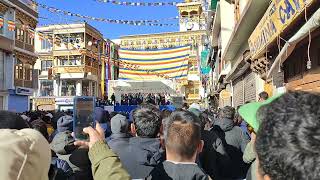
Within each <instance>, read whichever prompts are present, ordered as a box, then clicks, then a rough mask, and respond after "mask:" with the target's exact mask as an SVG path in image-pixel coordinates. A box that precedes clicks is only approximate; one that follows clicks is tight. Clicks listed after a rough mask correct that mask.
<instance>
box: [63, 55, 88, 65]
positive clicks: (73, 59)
mask: <svg viewBox="0 0 320 180" xmlns="http://www.w3.org/2000/svg"><path fill="white" fill-rule="evenodd" d="M81 58H82V56H70V57H69V60H68V57H61V58H60V59H59V61H60V66H80V65H82V61H81Z"/></svg>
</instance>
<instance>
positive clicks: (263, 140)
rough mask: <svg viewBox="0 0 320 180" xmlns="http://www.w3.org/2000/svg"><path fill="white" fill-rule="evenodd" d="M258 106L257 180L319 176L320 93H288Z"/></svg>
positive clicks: (314, 179)
mask: <svg viewBox="0 0 320 180" xmlns="http://www.w3.org/2000/svg"><path fill="white" fill-rule="evenodd" d="M257 109H258V111H257V116H256V118H257V120H258V121H260V122H261V124H260V126H259V130H258V132H257V138H256V143H255V147H256V151H257V159H258V175H259V176H258V180H287V179H308V180H316V179H320V173H319V172H320V169H319V168H320V167H319V148H320V145H319V129H320V121H319V117H320V94H315V93H309V92H299V91H297V92H288V93H285V94H283V95H280V97H278V98H275V99H274V100H273V101H272V102H271V103H269V104H267V105H262V106H261V105H260V107H259V108H257ZM251 113H254V112H251Z"/></svg>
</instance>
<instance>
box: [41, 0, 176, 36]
mask: <svg viewBox="0 0 320 180" xmlns="http://www.w3.org/2000/svg"><path fill="white" fill-rule="evenodd" d="M123 1H130V2H171V1H174V0H140V1H139V0H123ZM176 1H181V2H182V0H176ZM37 2H39V3H41V4H45V5H47V6H52V7H55V8H58V9H61V10H67V11H69V12H73V13H78V14H81V15H87V16H92V17H97V18H110V19H126V20H142V19H146V20H148V19H152V20H156V19H163V18H172V17H176V16H177V15H178V11H177V8H176V7H175V6H160V7H159V6H158V7H142V6H139V7H135V6H120V5H113V4H107V3H100V2H96V1H95V0H38V1H37ZM39 17H40V18H39V24H40V25H43V24H54V23H67V22H74V21H76V20H81V19H79V18H75V17H70V16H65V15H63V14H53V13H51V12H49V11H47V10H45V9H42V8H41V7H39ZM44 18H47V19H44ZM162 22H163V23H175V24H177V23H178V20H169V21H168V20H166V21H162ZM89 24H91V25H93V26H94V27H95V28H97V29H98V30H99V31H100V32H101V33H102V34H103V35H104V37H105V38H109V39H117V38H119V37H120V36H123V35H133V34H151V33H160V32H171V31H178V30H179V27H178V26H173V27H171V26H169V27H158V26H132V25H122V24H108V23H104V22H96V21H89Z"/></svg>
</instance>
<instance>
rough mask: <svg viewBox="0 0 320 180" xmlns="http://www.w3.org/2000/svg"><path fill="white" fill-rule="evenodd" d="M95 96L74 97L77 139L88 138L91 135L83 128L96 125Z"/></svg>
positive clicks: (75, 133) (75, 134) (74, 122)
mask: <svg viewBox="0 0 320 180" xmlns="http://www.w3.org/2000/svg"><path fill="white" fill-rule="evenodd" d="M94 107H95V98H94V97H90V96H80V97H75V98H74V107H73V115H74V116H73V132H74V136H75V139H76V140H88V139H89V136H88V134H86V133H85V132H83V129H84V128H86V127H89V126H91V127H94V118H95V117H94Z"/></svg>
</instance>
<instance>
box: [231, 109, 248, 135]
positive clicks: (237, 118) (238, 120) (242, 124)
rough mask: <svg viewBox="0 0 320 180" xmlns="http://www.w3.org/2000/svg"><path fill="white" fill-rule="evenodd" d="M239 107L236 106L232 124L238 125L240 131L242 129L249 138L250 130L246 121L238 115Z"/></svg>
mask: <svg viewBox="0 0 320 180" xmlns="http://www.w3.org/2000/svg"><path fill="white" fill-rule="evenodd" d="M240 107H241V106H238V107H237V111H236V113H235V116H234V124H235V125H236V126H239V127H240V128H241V129H242V131H243V132H244V133H245V134H246V135H247V136H248V137H250V138H251V134H250V132H249V130H248V124H247V122H246V121H244V120H243V118H242V116H240V114H239V108H240Z"/></svg>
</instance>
